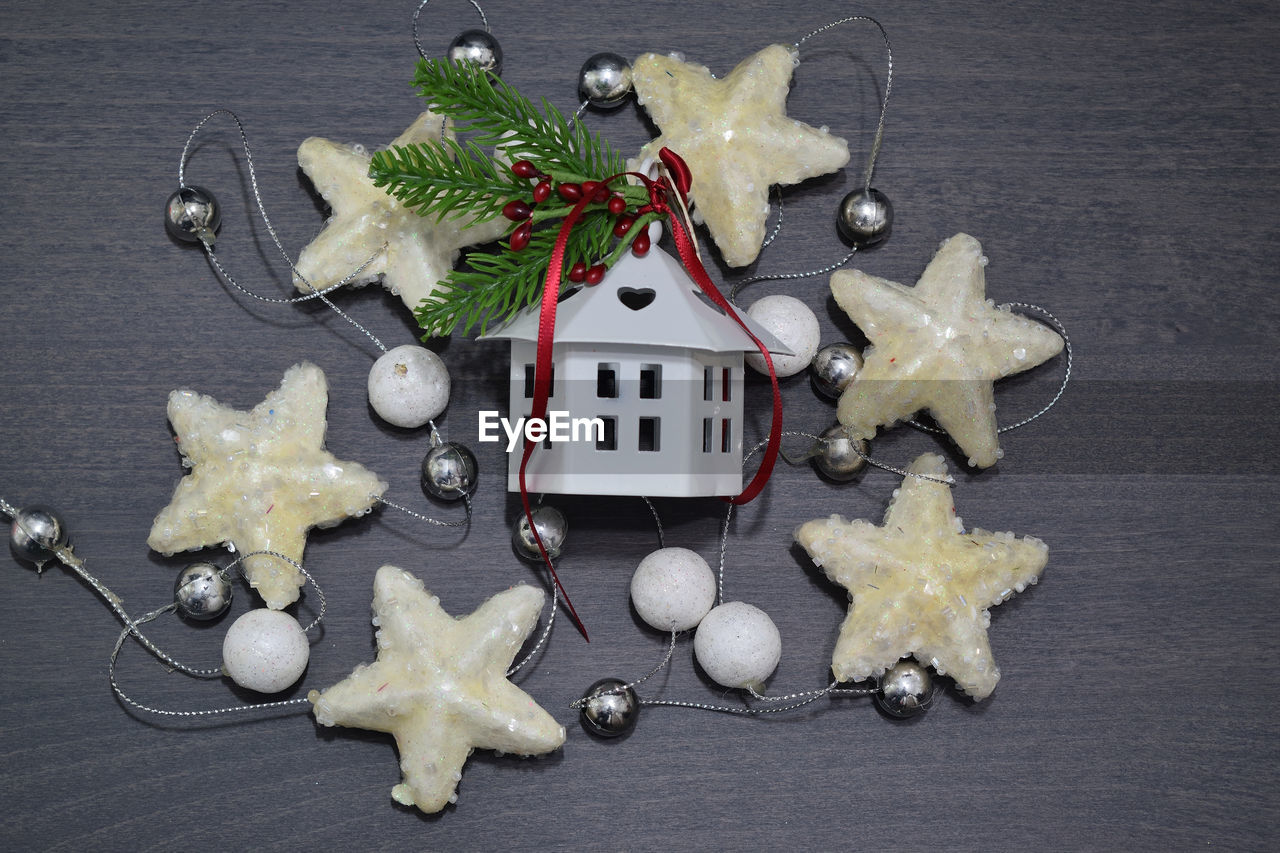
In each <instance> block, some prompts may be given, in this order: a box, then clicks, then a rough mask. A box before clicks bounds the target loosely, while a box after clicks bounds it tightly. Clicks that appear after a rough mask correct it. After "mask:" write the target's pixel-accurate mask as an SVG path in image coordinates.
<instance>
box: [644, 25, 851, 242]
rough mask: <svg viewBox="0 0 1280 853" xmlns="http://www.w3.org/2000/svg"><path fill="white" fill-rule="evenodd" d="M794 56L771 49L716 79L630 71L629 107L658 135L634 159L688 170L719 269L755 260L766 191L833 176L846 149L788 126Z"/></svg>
mask: <svg viewBox="0 0 1280 853" xmlns="http://www.w3.org/2000/svg"><path fill="white" fill-rule="evenodd" d="M795 55H796V54H795V49H794V48H791V47H786V46H784V45H780V44H775V45H770V46H769V47H766V48H765V49H764V50H762V51H760V52H759V53H757V54H755V55H754V56H750V57H748V58H747V59H744V60H743V61H742V62H741V63H739V64H738V67H737V68H735V69H733V71H732V72H730V73H729V76H728V77H725V78H724V79H723V80H717V79H715V78H714V77H712V76H711V72H710V71H709V70H708V69H706V68H704V67H703V66H701V65H695V64H692V63H688V62H681V61H680V60H678V59H675V58H672V57H670V56H660V55H658V54H656V53H646V54H644V55H643V56H641V57H640V58H639V59H637V60H636V61H635V63H634V65H633V67H632V72H631V79H632V82H633V85H634V86H635V91H636V99H637V100H638V101H639V102H640V103H641V104H642V105H644V108H645V109H646V110H648V112H649V115H650V116H651V117H652V118H653V120H654V122H656V123H657V125H658V127H659V128H661V130H662V135H661V136H659V137H658V138H657V139H655V140H653V141H652V142H650V143H649V144H648V145H646V146H645V147H644V148H643V149H641V153H640V160H643V159H645V157H646V156H652V155H656V152H658V151H660V150H661V149H662V148H663V147H664V146H665V147H667V148H670V149H671V150H672V151H675V152H676V153H677V154H679V155H680V156H681V157H683V158H684V161H685V162H686V163H687V164H688V165H689V171H690V172H691V173H692V175H693V186H692V188H691V190H690V192H689V195H690V198H691V200H692V201H693V205H694V208H695V211H696V212H697V213H698V214H700V215H701V217H702V219H703V221H705V222H706V224H707V229H708V230H709V231H710V232H711V238H712V239H713V240H714V241H715V243H716V245H717V246H718V247H720V253H721V255H723V257H724V262H725V263H726V264H728V265H729V266H731V267H741V266H746V265H747V264H749V263H751V262H752V261H754V260H755V259H756V256H757V255H758V254H760V246H761V245H762V244H763V243H764V232H765V220H766V219H768V216H769V187H770V186H772V185H773V184H795V183H799V182H800V181H803V180H804V179H805V178H812V177H814V176H815V175H823V174H826V173H827V172H834V171H835V170H836V169H839V168H840V167H842V166H844V164H845V163H848V162H849V146H848V144H847V143H846V142H845V141H844V140H843V139H841V138H840V137H838V136H832V135H831V134H830V133H828V132H827V131H826V130H819V129H818V128H815V127H810V126H809V125H807V124H804V123H802V122H798V121H795V120H794V119H790V118H787V116H786V106H787V92H788V90H789V88H790V84H791V73H792V70H793V69H794V60H795Z"/></svg>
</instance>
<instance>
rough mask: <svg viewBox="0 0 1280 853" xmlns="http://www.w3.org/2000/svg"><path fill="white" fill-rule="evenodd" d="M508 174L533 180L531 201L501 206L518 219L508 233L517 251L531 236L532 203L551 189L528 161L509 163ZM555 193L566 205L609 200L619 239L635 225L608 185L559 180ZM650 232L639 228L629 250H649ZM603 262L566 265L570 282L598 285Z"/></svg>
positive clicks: (548, 178)
mask: <svg viewBox="0 0 1280 853" xmlns="http://www.w3.org/2000/svg"><path fill="white" fill-rule="evenodd" d="M511 173H512V174H513V175H515V176H516V177H517V178H527V179H529V180H536V181H537V184H535V185H534V188H533V199H532V201H528V202H526V201H521V200H515V201H509V202H507V203H506V205H505V206H504V207H503V208H502V215H503V216H505V217H506V218H507V219H510V220H511V221H512V222H519V223H520V225H519V226H517V227H516V230H515V231H512V232H511V239H510V243H509V245H510V246H511V251H513V252H519V251H521V250H522V249H524V248H525V247H526V246H528V245H529V239H530V238H531V237H532V236H533V208H534V206H535V205H537V204H539V203H541V202H544V201H546V200H547V199H549V198H551V191H552V189H553V185H552V179H551V176H550V175H548V174H546V173H545V172H543V171H541V170H540V169H538V167H537V166H535V165H533V164H532V163H530V162H529V161H528V160H517V161H516V162H514V163H512V164H511ZM554 190H555V192H556V193H557V194H558V195H559V196H560V198H562V199H564V201H565V202H566V203H568V204H577V203H578V202H580V201H581V200H582V199H584V198H586V199H590V200H591V201H592V202H595V203H601V204H603V203H605V202H608V209H609V213H610V214H612V215H613V216H615V217H616V218H617V221H616V222H615V224H614V226H613V234H614V236H615V237H618V238H619V239H621V238H622V237H624V236H626V234H627V232H628V231H630V230H631V226H632V225H634V224H635V221H636V220H635V216H633V215H630V214H628V213H627V202H626V199H624V198H623V197H622V196H621V195H620V194H617V193H611V192H610V191H609V188H608V186H606V185H605V184H603V183H601V182H599V181H583V182H582V183H580V184H575V183H567V182H566V183H560V184H558V185H555V186H554ZM649 248H650V245H649V234H648V232H647V231H641V232H640V233H639V234H637V235H636V236H635V238H634V239H633V240H632V242H631V251H632V253H633V254H635V255H637V256H642V255H644V254H646V253H647V252H648V251H649ZM604 273H605V266H604V264H594V265H592V266H590V267H588V266H587V265H586V264H585V263H583V262H581V261H579V262H577V263H575V264H574V265H573V266H572V267H570V268H569V281H572V282H586V283H587V284H588V285H596V284H599V283H600V281H601V280H602V279H603V278H604Z"/></svg>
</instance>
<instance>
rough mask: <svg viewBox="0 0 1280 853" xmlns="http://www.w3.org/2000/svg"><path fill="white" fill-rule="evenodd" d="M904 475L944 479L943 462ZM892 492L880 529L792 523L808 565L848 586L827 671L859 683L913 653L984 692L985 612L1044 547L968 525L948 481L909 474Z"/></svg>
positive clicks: (1016, 584)
mask: <svg viewBox="0 0 1280 853" xmlns="http://www.w3.org/2000/svg"><path fill="white" fill-rule="evenodd" d="M910 474H921V475H924V476H926V477H934V478H938V479H943V478H945V477H946V475H947V466H946V463H945V462H944V461H943V459H942V457H941V456H938V455H937V454H932V453H926V454H924V455H923V456H921V457H920V458H918V459H916V461H915V462H913V463H912V465H911V468H910ZM893 494H894V497H893V500H891V501H890V502H889V510H888V512H886V513H885V516H884V524H882V525H881V526H879V527H876V526H875V525H874V524H872V523H871V522H869V521H863V520H861V519H857V520H854V521H846V520H845V519H844V518H843V517H841V516H839V515H833V516H831V517H830V518H822V519H817V520H814V521H810V522H807V523H805V524H802V525H801V526H800V527H799V529H797V530H796V534H795V538H796V542H798V543H799V544H800V545H801V546H802V547H803V548H804V549H805V550H806V551H808V552H809V556H810V557H812V558H813V562H814V563H815V564H816V565H818V566H819V567H820V568H821V569H822V570H823V572H825V573H826V575H827V577H829V578H831V580H833V581H835V582H836V583H838V584H840V585H841V586H843V587H844V588H845V589H847V590H848V591H849V615H848V616H846V617H845V620H844V624H843V625H841V626H840V637H839V639H838V640H837V641H836V648H835V652H834V653H833V654H832V657H831V671H832V673H834V675H835V677H836V678H837V679H839V680H840V681H860V680H862V679H864V678H870V677H872V676H877V675H880V674H882V673H884V671H885V670H886V669H888V668H889V667H891V666H893V665H894V664H895V663H897V662H898V660H899V659H901V658H904V657H907V656H908V655H911V656H914V657H915V658H916V660H918V661H920V662H922V663H927V664H929V665H931V666H933V668H934V669H936V670H937V671H938V673H939V674H946V675H950V676H951V677H952V678H953V679H955V682H956V685H957V686H958V687H960V688H961V689H962V690H964V691H965V692H966V693H968V694H969V695H970V696H972V697H973V698H974V699H985V698H986V697H987V696H989V695H990V694H991V691H992V690H994V689H995V686H996V682H997V681H999V680H1000V670H999V669H998V668H997V667H996V663H995V660H994V659H993V658H992V657H991V646H990V643H989V642H988V640H987V627H988V626H989V625H990V624H991V614H990V613H989V612H988V611H989V609H990V608H991V607H994V606H995V605H997V604H999V603H1000V602H1002V601H1004V600H1005V599H1007V598H1009V597H1010V596H1011V595H1013V594H1014V592H1022V590H1023V589H1024V588H1025V587H1026V586H1027V584H1033V583H1035V582H1036V580H1037V579H1038V577H1039V574H1040V571H1041V570H1042V569H1043V568H1044V566H1045V563H1046V562H1048V560H1049V549H1048V547H1047V546H1046V545H1045V544H1044V543H1043V542H1041V541H1040V540H1039V539H1036V538H1034V537H1031V536H1027V537H1024V538H1022V539H1019V538H1017V537H1015V536H1014V535H1013V534H1012V533H988V532H987V531H985V530H978V529H977V528H974V529H973V530H970V531H968V532H965V530H964V526H963V524H962V523H961V521H960V519H959V518H958V517H957V516H956V511H955V506H954V505H953V504H952V502H951V488H950V487H949V486H947V485H946V484H945V483H941V482H934V481H931V480H922V479H920V478H919V477H915V476H910V475H908V476H907V478H906V479H905V480H904V481H903V483H902V487H901V488H899V489H897V490H895V491H894V493H893Z"/></svg>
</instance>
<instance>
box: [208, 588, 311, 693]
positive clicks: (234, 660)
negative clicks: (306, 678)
mask: <svg viewBox="0 0 1280 853" xmlns="http://www.w3.org/2000/svg"><path fill="white" fill-rule="evenodd" d="M310 656H311V647H310V646H308V645H307V635H306V634H305V633H303V631H302V626H301V625H299V624H298V620H297V619H294V618H293V617H292V616H290V615H289V614H288V613H282V612H280V611H279V610H267V609H265V608H260V609H258V610H250V611H249V612H248V613H246V614H244V615H243V616H241V617H240V618H239V619H237V620H236V621H235V622H234V623H233V624H232V625H231V627H230V628H229V629H227V636H226V639H224V640H223V641H222V668H223V670H224V671H225V672H226V673H227V675H228V676H230V677H231V680H232V681H234V682H235V683H236V684H239V685H240V686H241V687H246V688H248V689H249V690H257V691H258V692H259V693H279V692H280V691H281V690H284V689H285V688H286V687H288V686H290V685H291V684H293V683H294V682H295V681H297V680H298V677H299V676H301V675H302V671H303V670H304V669H306V668H307V660H308V658H310Z"/></svg>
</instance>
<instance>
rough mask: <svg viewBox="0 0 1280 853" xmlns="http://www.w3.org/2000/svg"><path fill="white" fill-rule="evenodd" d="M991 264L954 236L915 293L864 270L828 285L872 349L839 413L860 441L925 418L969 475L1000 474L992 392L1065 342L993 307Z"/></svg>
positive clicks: (977, 247) (968, 240) (971, 243)
mask: <svg viewBox="0 0 1280 853" xmlns="http://www.w3.org/2000/svg"><path fill="white" fill-rule="evenodd" d="M986 262H987V259H986V258H985V257H984V256H983V254H982V246H981V244H979V243H978V241H977V240H975V239H974V238H972V237H970V236H969V235H968V234H957V235H956V236H954V237H952V238H951V239H949V240H947V241H946V242H944V243H943V244H942V247H941V248H939V249H938V253H937V254H936V255H934V256H933V260H932V261H930V262H929V266H928V267H926V268H925V271H924V274H923V275H921V276H920V281H919V282H918V283H917V284H916V286H915V287H905V286H903V285H901V284H896V283H894V282H892V281H887V280H885V279H883V278H876V277H875V276H871V275H867V274H866V273H864V272H861V271H860V270H840V271H838V272H836V273H835V274H833V275H832V276H831V292H832V293H833V294H835V298H836V302H837V303H838V304H839V305H840V307H841V308H842V309H844V312H845V313H846V314H848V315H849V317H850V319H852V320H853V322H855V323H857V324H858V328H859V329H861V330H862V332H863V334H865V335H866V336H867V341H868V343H869V344H870V346H868V347H867V348H866V350H865V351H864V352H863V358H864V360H865V363H864V364H863V367H862V370H861V371H860V372H859V373H858V375H857V377H856V378H855V379H854V380H853V382H851V383H850V384H849V386H848V387H847V388H845V390H844V393H843V394H841V396H840V404H839V407H838V408H837V410H836V414H837V416H838V417H839V419H840V423H842V424H844V426H845V428H846V430H847V431H848V432H849V433H850V434H851V436H852V437H853V438H871V437H873V436H874V435H875V433H876V428H877V427H881V426H890V425H892V424H893V423H895V422H896V421H899V420H902V419H903V418H908V417H910V416H911V415H913V414H914V413H915V412H917V411H920V410H921V409H927V410H928V411H929V414H930V415H932V416H933V419H934V420H935V421H937V422H938V426H940V427H942V429H944V430H946V431H947V433H948V434H949V435H950V436H951V438H952V440H953V441H955V443H956V444H957V445H958V446H959V448H960V449H961V450H962V451H964V453H965V454H966V455H967V456H968V457H969V464H970V465H974V466H977V467H979V468H987V467H990V466H992V465H994V464H996V460H997V459H999V458H1000V456H1001V453H1000V447H999V443H998V440H997V435H996V404H995V392H994V389H993V387H992V383H993V382H994V381H995V380H997V379H999V378H1000V377H1002V376H1008V375H1010V374H1013V373H1018V372H1020V371H1023V370H1027V369H1028V368H1031V367H1035V366H1036V365H1037V364H1040V363H1042V362H1044V361H1047V360H1049V359H1050V358H1052V357H1053V356H1055V355H1057V354H1058V353H1059V352H1060V351H1061V350H1062V346H1063V340H1062V337H1061V336H1060V335H1058V334H1057V333H1056V332H1054V331H1053V330H1051V329H1049V328H1047V327H1045V326H1043V325H1041V324H1040V323H1037V322H1035V321H1034V320H1029V319H1027V318H1026V317H1022V316H1020V315H1018V314H1014V313H1013V312H1012V311H1010V310H1009V309H1008V308H998V307H996V306H995V305H994V304H992V303H991V302H990V301H989V300H987V299H986V288H987V285H986V278H985V276H984V274H983V268H984V267H985V266H986Z"/></svg>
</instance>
